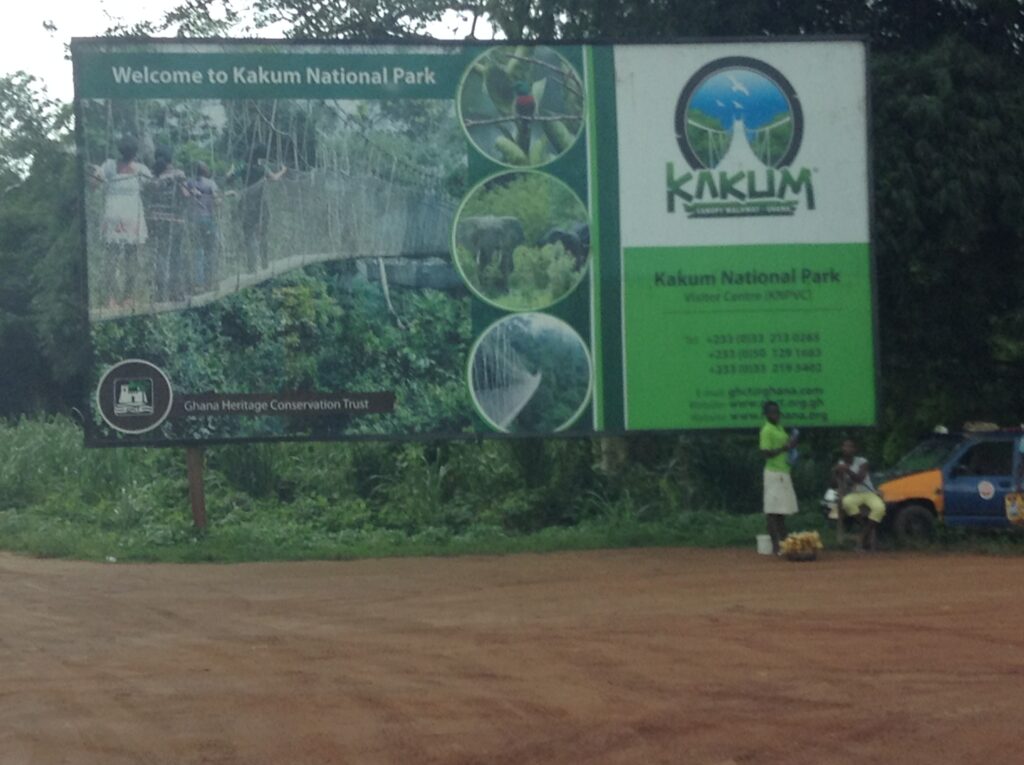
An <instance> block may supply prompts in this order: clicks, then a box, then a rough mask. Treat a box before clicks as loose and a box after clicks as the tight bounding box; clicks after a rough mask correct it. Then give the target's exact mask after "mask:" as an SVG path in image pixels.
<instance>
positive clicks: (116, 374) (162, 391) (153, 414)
mask: <svg viewBox="0 0 1024 765" xmlns="http://www.w3.org/2000/svg"><path fill="white" fill-rule="evenodd" d="M173 403H174V392H173V391H172V390H171V381H170V380H169V379H168V378H167V375H166V374H164V371H163V370H162V369H160V367H158V366H156V365H154V364H151V363H150V362H148V361H143V360H142V359H126V360H125V361H120V362H118V363H117V364H114V366H112V367H110V368H109V369H108V370H107V371H106V372H104V373H103V377H102V378H100V382H99V385H97V386H96V405H97V407H98V408H99V412H100V415H101V416H102V417H103V419H104V420H105V421H106V423H107V424H108V425H109V426H110V427H112V428H113V429H114V430H118V431H120V432H121V433H131V434H139V433H147V432H149V431H150V430H153V429H154V428H157V427H159V426H160V424H161V423H163V421H164V420H165V419H167V415H168V414H170V413H171V404H173Z"/></svg>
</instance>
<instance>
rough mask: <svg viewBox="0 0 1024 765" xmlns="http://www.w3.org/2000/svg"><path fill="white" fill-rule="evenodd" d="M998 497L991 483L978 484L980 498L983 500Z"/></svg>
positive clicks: (982, 482)
mask: <svg viewBox="0 0 1024 765" xmlns="http://www.w3.org/2000/svg"><path fill="white" fill-rule="evenodd" d="M995 495H996V487H995V486H993V485H992V482H991V481H981V482H979V483H978V496H979V497H981V498H982V499H992V497H994V496H995Z"/></svg>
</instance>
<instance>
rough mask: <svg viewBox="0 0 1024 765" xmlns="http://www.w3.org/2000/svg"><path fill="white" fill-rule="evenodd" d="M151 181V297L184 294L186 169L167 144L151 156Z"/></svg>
mask: <svg viewBox="0 0 1024 765" xmlns="http://www.w3.org/2000/svg"><path fill="white" fill-rule="evenodd" d="M151 169H152V171H153V182H152V183H151V184H149V185H148V186H147V188H146V217H147V218H148V219H149V228H150V233H151V234H152V241H151V243H150V246H151V251H152V254H153V270H154V275H155V279H154V296H153V299H154V301H161V302H162V301H168V300H169V301H172V302H176V301H179V300H183V299H184V298H185V293H186V287H187V286H188V285H187V283H186V282H187V280H188V274H187V272H186V269H185V267H184V265H185V264H184V263H183V262H182V260H183V259H182V242H183V240H184V238H185V203H186V200H187V199H188V196H189V191H188V187H187V179H186V177H185V173H184V171H183V170H181V169H180V168H178V167H175V165H174V158H173V152H172V151H171V147H169V146H164V145H161V146H157V147H156V151H155V152H154V156H153V167H152V168H151Z"/></svg>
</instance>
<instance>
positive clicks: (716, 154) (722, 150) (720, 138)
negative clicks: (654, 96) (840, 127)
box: [686, 114, 792, 168]
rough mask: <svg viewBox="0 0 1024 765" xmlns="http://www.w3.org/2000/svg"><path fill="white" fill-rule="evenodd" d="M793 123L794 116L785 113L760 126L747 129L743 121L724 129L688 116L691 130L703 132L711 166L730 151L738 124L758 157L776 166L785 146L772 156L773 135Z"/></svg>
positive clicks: (769, 164) (771, 165)
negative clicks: (751, 137) (776, 154)
mask: <svg viewBox="0 0 1024 765" xmlns="http://www.w3.org/2000/svg"><path fill="white" fill-rule="evenodd" d="M791 123H792V117H790V115H788V114H787V115H785V116H783V117H781V118H779V119H777V120H775V121H774V122H772V123H771V124H769V125H762V126H761V127H759V128H751V129H749V130H748V129H746V128H744V127H743V123H742V121H737V122H734V123H733V127H732V129H730V130H722V129H720V128H714V127H711V126H710V125H705V124H704V123H702V122H698V121H697V120H694V119H693V118H688V119H687V120H686V124H687V125H688V126H689V128H688V129H689V130H693V131H699V132H700V133H702V134H703V142H704V145H705V146H706V147H707V163H708V164H707V166H708V167H709V168H713V167H717V166H718V164H719V162H721V161H722V159H723V158H724V157H725V155H726V154H727V153H728V151H729V148H730V147H731V146H732V143H733V141H735V140H736V132H737V125H738V126H739V128H740V130H743V131H745V135H744V138H746V139H747V143H749V145H750V148H751V150H752V151H753V152H754V154H755V155H756V156H757V158H758V159H759V160H760V161H761V162H763V163H764V164H766V165H768V166H769V167H774V166H775V163H776V162H777V161H778V159H779V156H781V154H782V153H785V148H783V151H782V152H780V154H779V156H775V157H773V156H772V148H773V146H774V144H773V141H772V137H773V134H774V132H775V131H776V130H779V129H781V128H788V127H789V126H790V124H791ZM751 133H752V134H753V140H750V134H751Z"/></svg>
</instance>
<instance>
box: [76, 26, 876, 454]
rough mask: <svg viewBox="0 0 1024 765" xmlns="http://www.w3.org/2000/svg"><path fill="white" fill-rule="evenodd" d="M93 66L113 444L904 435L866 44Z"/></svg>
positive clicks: (272, 49) (193, 50)
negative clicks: (879, 309) (884, 373)
mask: <svg viewBox="0 0 1024 765" xmlns="http://www.w3.org/2000/svg"><path fill="white" fill-rule="evenodd" d="M72 54H73V60H74V64H75V84H76V112H77V134H78V145H79V153H80V156H81V161H82V174H81V176H82V179H83V190H82V199H83V219H84V221H85V240H86V257H87V273H88V285H87V289H88V305H89V321H90V327H91V338H92V345H93V356H94V368H93V381H92V382H93V385H94V388H93V390H92V395H91V413H90V417H89V428H88V432H87V442H88V443H90V444H95V445H103V444H131V443H139V444H142V443H149V444H181V443H186V444H187V443H204V442H220V441H232V440H253V439H285V438H288V439H303V438H317V439H345V438H363V437H370V438H388V437H403V438H405V437H427V438H435V437H459V436H468V435H479V434H503V433H507V434H546V433H559V432H568V433H615V432H623V431H630V430H676V429H720V428H746V427H750V426H752V425H755V424H756V423H758V422H759V421H760V405H761V402H762V401H763V400H764V399H766V398H771V399H775V400H778V401H779V402H780V403H781V405H782V406H783V408H784V410H785V411H786V416H787V421H789V422H793V423H795V424H801V425H811V426H813V425H851V426H854V425H869V424H872V423H873V422H874V420H875V336H874V329H873V327H874V322H873V310H872V308H873V285H872V262H871V252H870V246H869V245H870V215H869V208H870V200H869V189H868V146H867V93H866V87H865V64H866V61H865V57H866V51H865V46H864V44H863V42H861V41H858V40H849V39H830V40H800V41H770V42H769V41H735V42H687V43H678V44H672V45H572V44H565V45H562V44H559V45H518V44H501V45H494V44H477V43H474V44H465V43H459V44H436V45H415V46H412V45H363V44H360V45H355V44H323V45H319V44H318V45H310V44H292V43H286V42H262V41H261V42H254V41H217V42H210V41H204V42H183V41H146V42H139V41H124V40H111V39H95V40H76V41H75V42H74V44H73V46H72Z"/></svg>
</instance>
